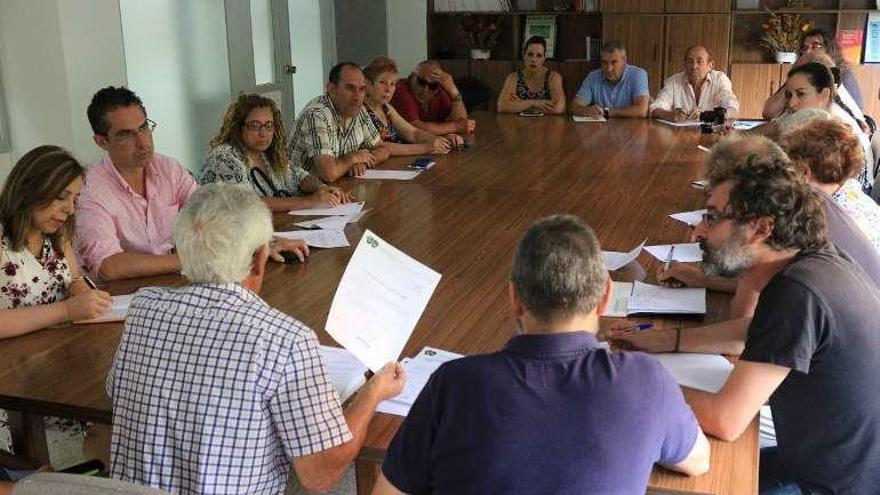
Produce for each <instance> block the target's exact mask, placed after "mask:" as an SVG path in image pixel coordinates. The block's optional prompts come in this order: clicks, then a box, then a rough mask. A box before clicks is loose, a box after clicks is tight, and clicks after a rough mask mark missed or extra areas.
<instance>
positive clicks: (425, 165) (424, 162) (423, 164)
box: [407, 156, 437, 170]
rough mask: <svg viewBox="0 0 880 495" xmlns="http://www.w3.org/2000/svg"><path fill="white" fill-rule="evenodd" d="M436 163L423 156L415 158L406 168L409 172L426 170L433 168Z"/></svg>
mask: <svg viewBox="0 0 880 495" xmlns="http://www.w3.org/2000/svg"><path fill="white" fill-rule="evenodd" d="M435 163H437V161H436V160H434V159H433V158H431V157H430V156H423V157H421V158H416V159H415V160H413V162H412V163H410V164H409V166H408V167H407V168H409V169H410V170H428V169H429V168H431V167H433V166H434V164H435Z"/></svg>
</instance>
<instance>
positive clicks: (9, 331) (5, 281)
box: [0, 146, 110, 338]
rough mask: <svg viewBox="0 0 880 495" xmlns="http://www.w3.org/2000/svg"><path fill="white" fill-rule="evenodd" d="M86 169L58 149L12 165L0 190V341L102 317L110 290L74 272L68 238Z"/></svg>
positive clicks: (51, 148) (48, 148)
mask: <svg viewBox="0 0 880 495" xmlns="http://www.w3.org/2000/svg"><path fill="white" fill-rule="evenodd" d="M84 175H85V169H84V168H83V166H82V165H80V163H79V162H78V161H77V160H76V159H75V158H74V157H73V156H71V155H70V153H68V152H67V151H65V150H63V149H61V148H59V147H57V146H39V147H37V148H34V149H33V150H31V151H29V152H28V153H27V154H25V155H24V156H23V157H21V160H19V161H18V162H17V163H16V164H15V166H14V167H13V168H12V172H10V174H9V177H7V179H6V184H5V185H4V186H3V192H2V193H0V232H2V238H0V338H5V337H12V336H15V335H21V334H23V333H27V332H32V331H34V330H38V329H41V328H45V327H48V326H52V325H56V324H58V323H61V322H65V321H76V320H86V319H90V318H95V317H97V316H100V315H101V314H103V313H104V312H105V311H107V308H109V307H110V295H109V294H107V293H106V292H104V291H100V290H97V289H93V288H92V287H91V286H90V285H89V284H88V282H87V281H86V280H85V279H84V277H83V276H82V275H81V274H80V270H79V266H78V265H77V263H76V258H75V257H74V255H73V247H72V246H71V239H72V237H73V232H74V213H75V212H76V201H77V198H78V197H79V191H80V188H81V187H82V185H83V177H84Z"/></svg>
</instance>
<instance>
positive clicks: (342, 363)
mask: <svg viewBox="0 0 880 495" xmlns="http://www.w3.org/2000/svg"><path fill="white" fill-rule="evenodd" d="M321 357H322V358H324V365H326V366H327V374H329V375H330V381H331V382H332V383H333V387H334V388H335V389H336V391H337V392H339V401H340V402H345V400H346V399H348V398H349V397H351V394H353V393H355V392H356V391H357V389H359V388H360V387H361V385H363V384H364V383H366V381H367V379H366V377H364V373H366V372H367V367H366V366H364V364H363V363H361V362H360V360H358V358H356V357H354V354H352V353H350V352H348V351H346V350H345V349H341V348H339V347H330V346H326V345H322V346H321Z"/></svg>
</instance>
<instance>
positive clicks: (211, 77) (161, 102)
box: [119, 0, 230, 172]
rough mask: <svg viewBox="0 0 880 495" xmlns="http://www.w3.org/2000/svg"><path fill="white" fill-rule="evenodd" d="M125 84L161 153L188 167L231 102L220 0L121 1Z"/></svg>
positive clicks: (195, 167) (198, 160)
mask: <svg viewBox="0 0 880 495" xmlns="http://www.w3.org/2000/svg"><path fill="white" fill-rule="evenodd" d="M119 3H120V10H121V13H122V34H123V36H122V37H123V42H124V45H125V60H126V69H127V75H128V82H129V87H130V88H131V89H132V90H133V91H135V92H136V93H137V94H138V95H139V96H140V97H141V99H143V101H144V105H145V106H146V108H147V113H148V114H149V116H150V118H151V119H152V120H154V121H156V123H157V124H158V127H157V128H156V132H155V134H154V140H155V148H156V151H157V152H159V153H163V154H166V155H169V156H171V157H174V158H176V159H177V160H179V161H180V163H182V164H183V165H184V166H185V167H187V168H189V169H190V170H192V171H193V172H198V171H199V170H201V168H202V164H203V163H204V160H205V154H206V152H207V150H208V142H209V141H210V139H211V137H213V136H214V134H215V133H216V132H217V131H218V130H219V129H220V124H221V121H222V118H223V114H224V113H225V111H226V108H227V107H228V106H229V103H230V89H229V60H228V55H227V52H226V19H225V14H224V10H223V0H200V1H197V2H193V1H185V2H181V1H178V0H152V1H150V2H144V1H142V0H119Z"/></svg>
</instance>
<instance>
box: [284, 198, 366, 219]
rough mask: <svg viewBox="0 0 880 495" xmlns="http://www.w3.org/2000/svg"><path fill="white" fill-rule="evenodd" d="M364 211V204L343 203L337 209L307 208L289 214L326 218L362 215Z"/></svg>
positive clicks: (359, 202) (360, 202) (361, 202)
mask: <svg viewBox="0 0 880 495" xmlns="http://www.w3.org/2000/svg"><path fill="white" fill-rule="evenodd" d="M363 209H364V202H363V201H358V202H356V203H343V204H341V205H339V206H337V207H335V208H330V207H329V206H328V207H324V208H306V209H304V210H292V211H289V212H287V213H288V214H290V215H301V216H315V217H317V216H325V215H343V216H348V215H355V214H358V213H360V212H361V211H362V210H363Z"/></svg>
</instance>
